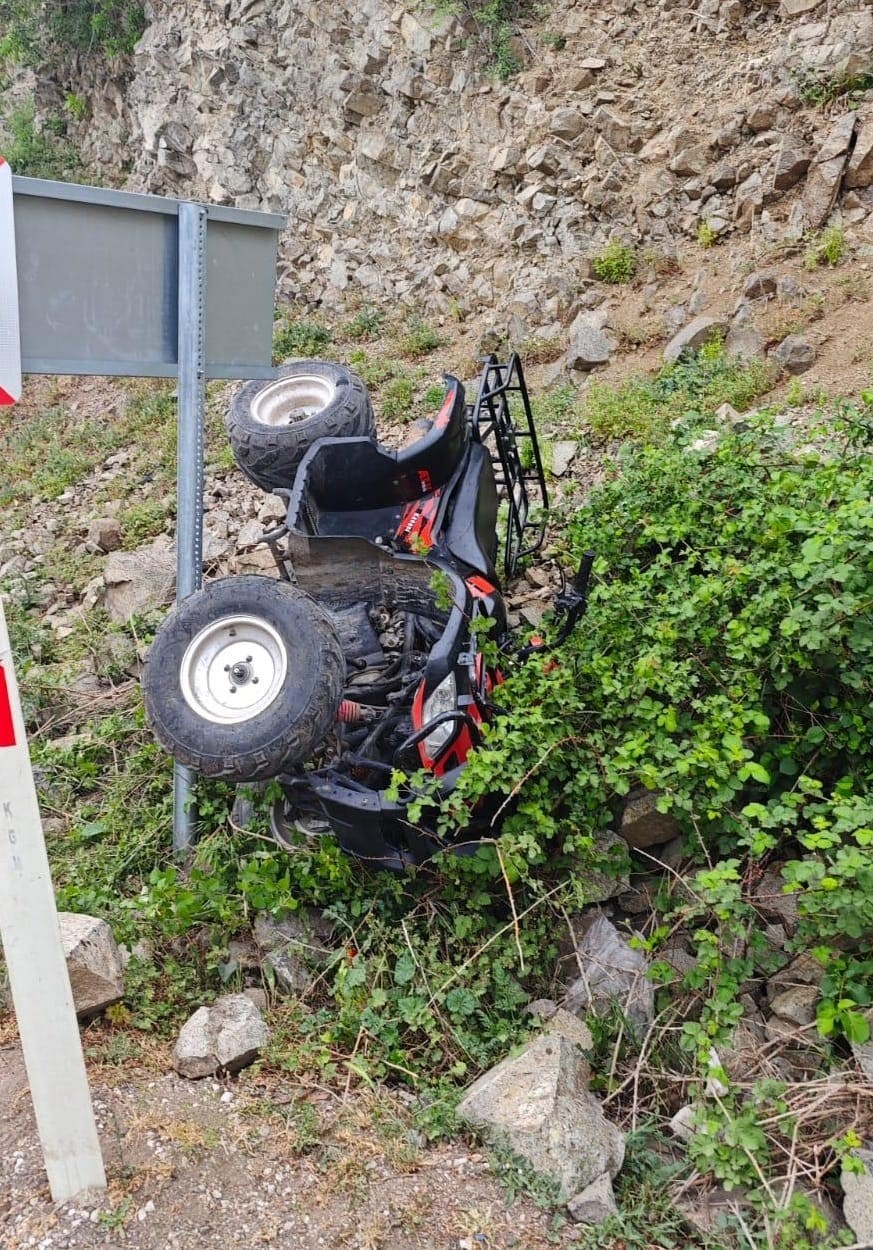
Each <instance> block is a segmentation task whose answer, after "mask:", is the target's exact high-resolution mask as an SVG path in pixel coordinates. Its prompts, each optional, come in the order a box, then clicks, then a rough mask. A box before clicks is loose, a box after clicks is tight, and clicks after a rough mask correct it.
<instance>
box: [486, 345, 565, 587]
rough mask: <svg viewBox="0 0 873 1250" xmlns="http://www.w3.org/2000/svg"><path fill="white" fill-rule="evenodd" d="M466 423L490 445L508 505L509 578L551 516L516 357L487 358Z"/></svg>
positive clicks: (540, 538) (506, 556)
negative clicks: (500, 359) (519, 410)
mask: <svg viewBox="0 0 873 1250" xmlns="http://www.w3.org/2000/svg"><path fill="white" fill-rule="evenodd" d="M519 408H520V409H521V412H520V413H519V412H518V409H519ZM470 420H471V426H472V430H473V437H474V438H475V439H476V440H477V441H478V442H480V443H482V444H485V445H488V442H489V440H491V445H490V446H488V450H489V452H490V455H491V460H492V463H493V465H494V476H495V481H496V483H497V487H498V490H499V491H500V493H501V496H502V498H504V499H505V500H506V503H507V505H508V515H507V518H506V535H505V540H504V554H503V567H504V572H505V575H506V577H507V578H510V577H513V576H514V574H515V572H516V570H517V568H518V563H519V561H520V560H522V559H524V558H525V557H526V556H530V555H533V553H534V552H535V551H538V550H539V548H540V547H541V546H542V542H543V538H544V537H545V533H546V524H547V522H548V516H549V497H548V491H547V489H546V478H545V474H544V472H543V462H542V458H541V456H540V445H539V441H538V439H537V433H536V427H535V426H534V420H533V413H532V412H531V407H530V400H529V398H528V393H527V386H526V384H525V380H524V371H523V370H522V367H521V361H520V360H519V358H518V356H517V355H516V354H515V353H514V352H513V354H512V356H510V358H509V363H508V364H505V365H502V364H500V362H499V361H498V359H497V357H496V356H493V355H492V356H488V357H486V359H485V361H484V368H483V370H482V376H481V379H480V382H479V395H478V398H477V399H476V402H475V404H474V405H473V407H472V413H471V418H470ZM532 496H533V498H532Z"/></svg>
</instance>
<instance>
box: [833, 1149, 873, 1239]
mask: <svg viewBox="0 0 873 1250" xmlns="http://www.w3.org/2000/svg"><path fill="white" fill-rule="evenodd" d="M853 1154H854V1155H855V1157H856V1158H857V1159H859V1160H860V1161H861V1163H863V1165H864V1171H863V1172H850V1171H848V1170H847V1169H846V1168H843V1171H842V1175H841V1176H840V1181H841V1183H842V1186H843V1194H844V1195H845V1196H844V1198H843V1216H844V1218H845V1221H846V1223H847V1224H848V1226H849V1228H851V1230H852V1232H853V1233H854V1234H855V1237H856V1238H857V1239H858V1241H859V1242H860V1243H862V1244H863V1245H867V1244H868V1243H871V1244H873V1150H856V1151H853Z"/></svg>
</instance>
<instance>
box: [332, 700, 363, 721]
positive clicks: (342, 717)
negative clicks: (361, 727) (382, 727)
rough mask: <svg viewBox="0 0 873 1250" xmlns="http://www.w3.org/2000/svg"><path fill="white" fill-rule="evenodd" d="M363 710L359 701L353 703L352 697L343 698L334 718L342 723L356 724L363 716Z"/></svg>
mask: <svg viewBox="0 0 873 1250" xmlns="http://www.w3.org/2000/svg"><path fill="white" fill-rule="evenodd" d="M363 711H364V710H363V708H362V707H361V705H360V703H355V702H354V701H353V700H352V699H343V701H342V703H341V704H340V705H339V711H338V712H337V714H336V718H337V720H338V721H340V722H341V723H342V724H343V725H357V724H358V722H359V721H360V720H361V718H362V716H363Z"/></svg>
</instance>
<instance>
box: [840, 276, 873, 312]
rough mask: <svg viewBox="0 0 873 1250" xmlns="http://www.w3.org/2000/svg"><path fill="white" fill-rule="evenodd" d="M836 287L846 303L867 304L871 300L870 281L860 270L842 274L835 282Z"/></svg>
mask: <svg viewBox="0 0 873 1250" xmlns="http://www.w3.org/2000/svg"><path fill="white" fill-rule="evenodd" d="M834 286H835V287H836V289H837V291H838V292H839V294H840V296H841V297H842V299H843V300H844V302H845V303H847V304H848V303H851V302H857V303H859V304H865V303H866V302H867V300H869V299H870V279H869V277H868V275H867V274H865V273H860V272H859V271H858V270H854V269H853V270H850V271H849V272H848V273H842V274H840V276H839V277H838V278H836V279H835V280H834Z"/></svg>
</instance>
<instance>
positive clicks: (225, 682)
mask: <svg viewBox="0 0 873 1250" xmlns="http://www.w3.org/2000/svg"><path fill="white" fill-rule="evenodd" d="M345 677H346V665H345V659H344V656H343V650H342V646H341V644H340V641H339V638H338V637H337V633H336V630H335V629H334V627H333V623H332V622H331V620H330V618H329V617H328V616H327V614H326V613H325V612H324V611H323V609H322V608H321V607H319V605H318V604H317V603H316V602H315V600H314V599H312V598H311V597H310V596H309V595H307V594H306V593H305V592H304V591H302V590H300V589H299V587H297V586H292V585H290V584H289V583H288V582H284V581H279V580H276V579H274V578H270V577H259V576H244V577H226V578H222V579H221V580H219V581H215V582H212V583H210V584H209V585H208V586H206V587H205V588H204V589H203V590H199V591H197V592H196V593H195V594H193V595H191V596H190V597H189V598H187V599H185V600H184V602H183V603H181V604H180V605H179V606H178V607H177V608H176V609H175V610H174V611H173V612H172V613H171V614H170V616H168V617H167V619H166V621H164V623H163V625H162V626H161V627H160V629H159V630H158V632H157V634H156V635H155V640H154V642H153V643H152V646H151V650H150V652H149V657H148V662H147V664H146V668H145V672H144V674H143V695H144V698H145V706H146V715H147V717H148V719H149V722H150V724H151V727H152V730H153V731H154V734H155V736H156V737H157V739H158V741H159V742H160V743H161V745H162V746H163V747H164V748H165V750H167V751H168V752H169V753H170V755H172V756H173V758H174V759H175V760H177V761H178V762H179V763H180V764H186V765H188V766H189V767H190V768H193V769H195V770H196V771H197V772H198V773H202V774H203V775H204V776H206V777H220V778H223V779H225V780H227V781H264V780H266V779H267V778H269V777H275V776H277V775H278V774H279V773H282V772H287V771H288V770H289V769H291V768H293V767H295V766H296V765H298V764H302V763H303V762H304V760H306V759H308V758H309V757H310V756H311V755H312V753H313V751H315V750H316V748H317V747H318V746H320V745H321V743H322V742H323V741H324V739H325V738H326V736H327V734H328V732H329V731H330V728H331V726H332V725H333V723H334V721H335V720H336V715H337V711H338V709H339V705H340V701H341V699H342V693H343V686H344V684H345Z"/></svg>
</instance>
